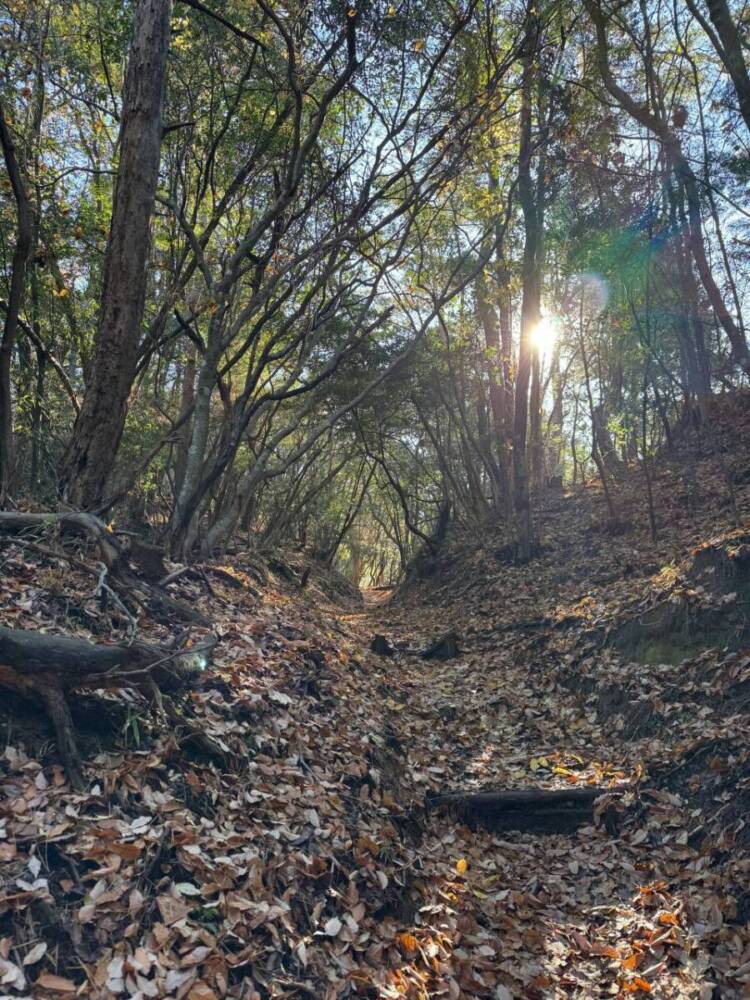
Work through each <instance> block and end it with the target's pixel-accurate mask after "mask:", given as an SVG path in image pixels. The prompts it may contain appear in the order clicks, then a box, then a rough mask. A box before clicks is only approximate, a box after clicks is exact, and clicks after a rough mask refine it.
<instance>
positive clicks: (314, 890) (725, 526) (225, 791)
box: [0, 405, 750, 1000]
mask: <svg viewBox="0 0 750 1000" xmlns="http://www.w3.org/2000/svg"><path fill="white" fill-rule="evenodd" d="M746 417H747V414H746V410H745V409H744V408H742V407H740V408H739V409H738V408H736V407H729V406H728V405H727V406H726V407H725V409H724V410H721V411H720V412H719V415H718V417H717V419H720V420H722V421H723V426H722V429H721V440H722V441H723V443H724V447H725V452H724V457H723V459H722V460H721V461H717V459H716V458H715V457H708V456H706V457H703V458H698V459H695V458H694V457H693V456H692V454H689V453H686V454H683V455H676V456H675V457H674V460H673V462H672V463H671V465H669V466H668V467H665V469H664V471H663V472H661V473H660V474H659V476H658V477H656V479H655V481H654V492H655V500H656V509H657V512H658V520H659V524H658V531H659V534H658V538H657V541H656V542H655V543H654V542H653V541H652V540H651V538H650V536H649V530H648V517H647V512H646V508H645V505H644V490H643V482H642V479H641V477H640V474H639V473H638V472H637V471H636V472H633V473H632V475H631V476H630V477H629V478H628V479H627V480H626V481H625V482H624V483H622V484H620V486H619V487H618V494H619V500H620V503H621V504H622V507H623V509H627V510H628V512H629V516H630V521H631V527H630V528H629V529H628V530H627V531H625V532H623V533H620V534H617V535H612V534H611V533H610V532H609V531H608V530H607V528H606V525H605V521H606V518H605V511H604V504H603V500H602V496H601V492H600V490H599V489H598V488H597V487H596V486H595V485H593V484H592V485H589V486H587V487H586V488H585V489H583V490H582V491H580V492H577V493H575V494H572V493H571V494H564V493H557V494H550V495H548V496H546V497H545V498H544V500H543V504H542V508H541V511H540V514H541V519H542V526H543V542H544V546H545V548H544V551H543V552H542V554H541V555H540V556H539V557H538V558H537V559H535V560H534V561H533V562H532V563H530V564H528V565H527V566H523V567H516V566H511V565H508V564H507V562H505V561H503V559H502V558H498V557H497V556H496V555H493V553H500V556H501V557H502V542H503V539H502V538H500V537H498V538H495V537H494V536H493V535H492V534H491V533H489V532H488V534H487V536H486V537H485V538H483V539H481V540H479V541H477V540H476V539H474V540H467V539H464V540H461V539H458V540H456V541H455V542H454V543H453V545H452V546H451V548H450V549H449V550H448V551H447V552H446V554H445V555H444V557H443V561H442V563H441V564H440V565H439V566H438V568H437V570H436V572H435V574H434V575H433V576H432V577H431V578H430V579H429V580H428V581H425V582H423V583H421V584H419V585H412V586H410V587H409V588H407V589H405V590H404V591H403V592H402V593H399V594H397V595H395V596H394V597H393V598H391V599H390V600H385V601H384V600H383V599H382V595H381V597H379V598H376V597H375V596H374V595H373V597H372V599H368V601H367V602H366V604H365V605H364V606H362V605H360V604H358V603H356V601H354V599H353V598H352V597H351V595H349V596H342V592H341V588H340V587H339V586H338V584H337V583H336V581H331V580H328V581H326V580H324V579H323V578H322V577H319V576H317V575H316V574H315V573H313V574H312V576H311V577H310V580H309V582H308V584H307V586H306V587H304V588H302V587H301V586H300V583H301V574H300V573H298V572H296V571H295V570H294V568H293V569H292V572H291V573H288V572H285V570H284V567H285V566H286V564H285V563H279V564H277V567H276V572H274V571H273V570H270V572H267V571H264V570H263V569H262V568H260V569H259V567H258V566H257V565H256V562H255V561H254V560H252V559H251V558H250V557H244V556H241V555H240V556H237V557H236V559H235V560H233V562H232V563H231V564H227V565H225V566H223V567H213V569H212V568H211V567H207V568H206V575H207V578H208V579H207V580H206V579H202V578H200V577H198V578H196V579H193V580H187V579H182V580H180V581H178V582H177V583H176V584H175V585H174V587H173V589H174V591H175V592H176V593H178V594H179V595H180V596H181V598H182V599H183V601H186V602H189V603H190V604H191V605H192V606H197V607H199V608H200V609H201V611H202V612H203V613H204V614H205V615H207V616H208V617H210V618H211V620H212V622H213V628H214V630H215V632H216V633H217V635H218V636H219V638H220V642H219V644H218V646H217V648H216V651H215V655H214V663H213V665H212V666H211V667H210V668H209V669H208V670H206V672H205V673H204V674H203V675H202V677H201V680H200V682H199V683H198V685H197V686H196V688H195V689H194V690H192V691H190V692H188V693H187V694H186V695H185V696H184V697H183V699H182V700H181V701H180V703H179V712H180V718H179V720H178V721H177V722H175V721H174V719H172V720H170V721H169V722H167V721H166V720H165V719H164V718H163V717H162V716H160V712H159V706H158V704H157V705H152V706H150V707H149V706H148V705H147V704H146V703H145V702H144V701H143V699H142V698H141V697H140V696H138V695H136V694H135V693H133V692H128V691H125V692H121V691H120V692H116V693H108V694H104V695H101V694H97V695H87V696H86V697H85V698H84V697H81V699H80V700H79V701H77V702H76V704H74V706H73V707H74V718H75V722H76V727H77V731H78V737H79V740H80V745H81V749H82V752H83V755H84V758H85V760H86V762H87V766H86V778H87V780H88V787H87V790H86V791H85V792H84V793H81V794H79V793H76V792H74V791H73V790H72V789H71V787H70V786H69V784H68V783H67V781H66V777H65V774H64V772H63V770H62V768H61V767H60V764H59V760H58V757H57V753H56V749H55V746H54V742H53V741H52V740H51V737H50V733H49V731H48V729H47V728H46V724H45V722H44V720H43V717H42V716H41V715H40V714H39V713H38V712H37V711H35V710H34V708H33V706H32V705H30V704H29V703H28V702H26V701H24V699H22V698H21V697H20V696H18V695H14V696H12V697H11V696H8V698H6V699H5V701H4V705H3V712H4V734H3V735H4V746H5V750H4V754H3V757H2V762H1V765H0V766H1V768H2V789H3V802H2V825H1V826H0V830H2V833H1V834H0V837H1V838H2V839H0V863H1V866H2V867H1V869H0V870H2V876H3V893H2V900H1V902H2V907H1V909H0V913H1V915H0V979H1V980H2V984H3V991H4V993H5V994H7V995H8V996H14V997H16V996H33V997H40V998H45V997H50V998H52V997H62V996H72V995H78V996H86V997H102V998H103V997H137V998H139V1000H140V998H142V997H187V998H189V1000H212V998H214V997H233V998H253V1000H255V998H264V1000H265V998H271V997H274V998H277V997H314V998H320V1000H329V998H330V1000H333V998H335V997H347V996H363V997H368V996H369V997H373V998H375V997H391V998H396V997H404V996H408V997H415V998H416V997H443V996H445V997H452V998H460V997H482V998H495V1000H507V998H508V997H511V998H514V997H519V998H520V997H528V998H532V1000H533V998H547V997H550V998H556V997H577V998H581V1000H583V998H591V997H607V996H627V995H631V994H636V995H638V994H639V993H640V994H642V995H646V994H650V995H652V996H655V997H664V998H668V997H669V998H677V997H682V998H701V1000H708V998H718V997H722V998H739V997H742V996H746V995H747V993H748V990H750V935H749V934H748V918H749V917H750V894H749V893H748V890H747V876H748V871H749V870H750V850H749V849H748V848H749V847H750V834H748V827H747V814H748V807H749V806H750V755H749V754H748V750H747V733H748V713H749V712H750V655H749V654H748V651H747V650H748V646H750V641H749V640H748V636H747V628H746V625H745V622H746V619H747V616H748V603H749V602H750V584H748V581H750V560H749V559H748V550H749V548H750V476H747V475H745V476H744V479H743V474H744V473H743V470H747V468H748V454H747V450H746V448H747V443H748V442H750V427H748V422H747V419H746ZM729 465H731V472H732V481H733V484H734V501H733V504H731V503H728V499H727V498H728V494H727V479H726V475H725V473H726V471H727V467H728V466H729ZM737 521H739V526H738V524H737V523H736V522H737ZM51 551H52V554H51V555H50V549H49V545H47V546H46V547H45V548H43V549H40V548H39V546H37V548H36V549H35V548H33V547H32V548H30V547H29V546H28V545H26V544H25V543H24V541H23V540H20V541H9V543H8V544H6V545H4V546H3V549H2V553H1V555H2V559H3V583H2V591H1V592H0V602H1V603H2V609H3V622H4V624H10V623H11V622H12V623H13V624H15V625H16V626H20V627H33V628H43V629H46V630H50V631H65V632H76V633H78V634H82V635H93V636H98V637H100V638H103V639H106V638H108V637H114V636H117V635H119V634H121V631H122V629H123V627H124V625H123V623H122V622H121V621H118V614H117V609H116V608H113V607H112V606H108V607H102V603H101V601H100V599H99V598H93V597H92V582H91V578H90V576H87V575H86V574H85V573H83V572H79V571H78V570H77V569H75V567H74V568H73V569H72V570H71V569H70V564H69V563H68V562H66V559H65V557H64V553H63V551H62V549H60V550H59V551H60V554H59V556H58V557H55V550H54V549H53V550H51ZM286 568H287V569H288V568H289V567H286ZM323 585H325V590H326V591H327V593H324V590H323V589H322V587H323ZM745 588H747V589H745ZM139 626H140V628H141V631H142V632H143V634H144V635H145V636H146V637H149V638H151V639H153V640H154V641H156V640H159V639H162V640H163V639H164V638H166V636H167V634H168V633H170V632H173V631H174V625H172V624H170V623H169V622H168V621H164V620H162V621H161V622H159V621H157V620H155V619H154V618H146V617H144V618H143V619H142V620H141V621H140V623H139ZM449 630H454V631H455V632H456V633H457V634H458V646H459V655H458V656H456V657H454V658H451V659H448V660H445V661H443V660H425V659H423V658H422V657H421V656H420V655H419V654H420V651H421V650H422V649H423V648H424V647H425V646H427V645H428V644H429V642H430V641H432V640H433V639H435V638H437V637H439V636H440V635H442V634H443V633H445V632H446V631H449ZM204 631H205V630H201V629H200V628H193V629H192V630H191V632H192V635H193V641H195V642H198V641H200V636H201V635H202V634H203V632H204ZM376 633H380V634H383V635H384V636H385V637H386V638H387V639H388V640H389V642H390V643H391V644H392V646H394V647H395V653H394V655H393V656H379V655H377V654H375V653H373V652H372V651H370V649H369V644H370V640H371V638H372V637H373V635H374V634H376ZM593 786H598V787H604V788H608V789H611V790H612V791H613V792H618V790H619V791H620V792H624V794H620V795H614V796H611V798H612V801H611V803H610V805H611V810H610V812H611V811H612V810H613V811H614V812H615V813H616V814H617V815H616V816H615V821H614V823H610V822H608V823H607V824H606V825H604V824H603V825H595V824H594V823H592V822H586V823H584V824H583V825H580V826H578V828H577V829H575V830H573V831H568V832H566V833H548V834H540V833H535V832H529V831H526V832H512V831H511V832H509V831H496V832H487V831H484V830H483V829H482V828H481V827H480V828H479V829H473V830H472V829H470V828H469V826H467V825H466V824H465V823H464V822H463V821H462V820H461V818H460V817H457V816H456V815H452V814H446V813H444V812H440V811H430V812H425V809H424V808H423V806H424V802H425V799H429V798H430V797H431V796H434V795H435V794H437V793H440V792H445V791H454V790H456V791H461V792H469V791H474V790H480V789H488V788H492V789H511V788H528V787H536V788H563V789H565V788H573V787H575V788H578V787H581V788H586V787H593ZM598 811H599V810H597V812H598ZM610 818H611V817H610Z"/></svg>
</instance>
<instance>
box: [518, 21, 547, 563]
mask: <svg viewBox="0 0 750 1000" xmlns="http://www.w3.org/2000/svg"><path fill="white" fill-rule="evenodd" d="M538 38H539V23H538V20H537V18H536V17H535V16H534V15H533V14H531V13H529V14H528V15H527V28H526V36H525V44H524V49H525V55H524V59H523V80H522V85H521V124H520V128H521V136H520V145H519V157H518V194H519V200H520V202H521V209H522V211H523V220H524V234H525V242H524V248H523V270H522V281H523V301H522V305H521V340H520V344H519V348H518V371H517V374H516V398H515V403H516V405H515V414H514V419H513V513H514V516H515V536H516V537H515V548H516V558H517V559H518V560H519V561H520V562H525V561H528V560H529V559H530V558H531V555H532V551H533V527H532V523H531V503H530V497H529V461H528V455H527V437H528V423H529V380H530V375H531V354H532V349H533V347H532V333H533V330H534V327H535V326H536V325H537V323H538V322H539V317H540V303H541V287H540V275H539V268H540V260H539V248H540V243H541V224H542V218H541V213H540V211H539V207H538V206H537V204H536V199H535V197H534V185H533V183H532V177H531V159H532V143H531V125H532V122H531V95H532V87H533V83H534V65H535V57H536V48H537V42H538Z"/></svg>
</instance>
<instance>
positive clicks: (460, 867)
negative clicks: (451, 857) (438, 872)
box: [456, 858, 469, 875]
mask: <svg viewBox="0 0 750 1000" xmlns="http://www.w3.org/2000/svg"><path fill="white" fill-rule="evenodd" d="M468 868H469V863H468V861H467V860H466V858H461V859H460V860H459V861H457V862H456V871H457V872H458V874H459V875H465V874H466V872H467V870H468Z"/></svg>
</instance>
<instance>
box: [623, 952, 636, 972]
mask: <svg viewBox="0 0 750 1000" xmlns="http://www.w3.org/2000/svg"><path fill="white" fill-rule="evenodd" d="M638 958H639V956H638V955H637V954H636V953H635V952H633V954H632V955H628V957H627V958H623V960H622V967H623V969H631V970H632V969H635V968H636V967H637V965H638Z"/></svg>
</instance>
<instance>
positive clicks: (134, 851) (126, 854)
mask: <svg viewBox="0 0 750 1000" xmlns="http://www.w3.org/2000/svg"><path fill="white" fill-rule="evenodd" d="M109 849H110V851H112V852H113V853H114V854H119V856H120V857H121V858H122V859H123V861H135V859H136V858H139V857H140V856H141V853H142V851H143V848H142V847H139V846H138V844H110V846H109Z"/></svg>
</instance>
